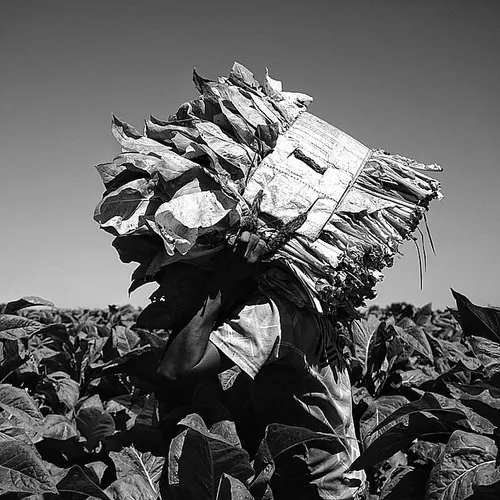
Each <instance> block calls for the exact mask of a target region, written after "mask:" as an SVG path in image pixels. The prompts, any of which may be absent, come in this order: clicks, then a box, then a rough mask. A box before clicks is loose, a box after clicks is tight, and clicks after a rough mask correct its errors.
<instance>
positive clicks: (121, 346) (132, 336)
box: [111, 325, 141, 357]
mask: <svg viewBox="0 0 500 500" xmlns="http://www.w3.org/2000/svg"><path fill="white" fill-rule="evenodd" d="M111 335H112V339H113V347H114V348H115V349H116V350H117V351H118V356H119V357H121V356H125V354H128V353H129V352H130V351H132V350H133V349H134V348H135V347H137V346H138V344H139V342H140V340H141V338H140V337H139V335H138V334H137V333H136V332H134V331H133V330H132V329H130V328H126V327H125V326H122V325H117V326H115V327H114V328H113V330H112V332H111Z"/></svg>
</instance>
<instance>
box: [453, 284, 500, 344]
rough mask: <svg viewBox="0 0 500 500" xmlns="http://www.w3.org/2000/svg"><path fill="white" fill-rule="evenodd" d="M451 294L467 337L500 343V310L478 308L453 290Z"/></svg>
mask: <svg viewBox="0 0 500 500" xmlns="http://www.w3.org/2000/svg"><path fill="white" fill-rule="evenodd" d="M451 292H452V294H453V297H455V300H456V301H457V307H458V312H459V314H460V324H461V325H462V328H463V330H464V333H465V335H466V336H470V335H474V336H476V337H484V338H486V339H488V340H491V341H493V342H500V310H498V309H492V308H490V307H481V306H476V305H475V304H473V303H472V302H471V301H470V300H469V299H468V298H467V297H465V296H464V295H461V294H460V293H458V292H456V291H455V290H453V289H452V290H451Z"/></svg>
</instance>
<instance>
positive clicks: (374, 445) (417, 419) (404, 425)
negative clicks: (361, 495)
mask: <svg viewBox="0 0 500 500" xmlns="http://www.w3.org/2000/svg"><path fill="white" fill-rule="evenodd" d="M453 416H454V415H453V413H450V415H449V417H453ZM455 417H456V418H463V417H464V414H463V413H460V414H459V415H455ZM455 428H456V427H455V426H454V425H453V423H450V422H446V421H442V420H441V418H440V417H438V416H436V415H433V414H432V413H427V412H425V411H418V412H414V413H413V412H412V413H409V414H408V416H407V418H406V419H404V420H403V421H402V422H400V423H397V424H395V425H393V426H392V427H390V428H389V429H388V430H386V431H384V432H383V433H382V434H381V435H379V436H378V437H377V438H376V439H375V440H373V441H372V442H371V443H370V445H369V446H368V448H366V449H365V450H364V451H363V453H362V454H361V456H360V457H358V458H357V459H356V460H355V461H354V462H353V463H352V465H351V469H352V470H361V469H367V468H368V467H372V466H373V465H375V464H377V463H379V462H382V460H386V459H388V458H389V457H391V456H392V455H394V453H396V452H397V451H400V450H404V449H406V448H408V447H409V446H410V445H411V443H412V442H413V441H414V440H415V439H417V438H420V439H428V438H432V439H444V440H446V439H447V438H448V436H450V435H451V433H452V432H453V431H454V430H455Z"/></svg>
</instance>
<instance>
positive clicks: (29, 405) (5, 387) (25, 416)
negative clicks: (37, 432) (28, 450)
mask: <svg viewBox="0 0 500 500" xmlns="http://www.w3.org/2000/svg"><path fill="white" fill-rule="evenodd" d="M0 409H1V410H2V413H4V415H5V416H8V418H11V419H12V418H15V419H16V420H17V421H19V422H20V423H21V424H22V425H23V426H25V427H26V428H27V429H33V428H37V427H39V426H41V425H42V422H43V415H42V414H41V412H40V410H39V408H38V405H37V403H36V402H35V400H34V399H33V398H32V397H31V396H30V395H29V394H28V393H27V392H26V391H25V390H23V389H19V388H18V387H14V386H12V385H10V384H0Z"/></svg>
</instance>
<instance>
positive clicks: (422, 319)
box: [413, 302, 432, 326]
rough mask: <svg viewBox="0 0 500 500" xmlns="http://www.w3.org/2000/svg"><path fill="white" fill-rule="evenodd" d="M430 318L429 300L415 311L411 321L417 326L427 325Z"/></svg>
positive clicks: (430, 307) (430, 304) (430, 305)
mask: <svg viewBox="0 0 500 500" xmlns="http://www.w3.org/2000/svg"><path fill="white" fill-rule="evenodd" d="M431 320H432V303H431V302H429V303H428V304H425V306H423V307H421V308H420V309H419V310H418V311H417V312H416V313H415V317H414V318H413V321H415V324H416V325H418V326H428V325H430V324H431Z"/></svg>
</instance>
